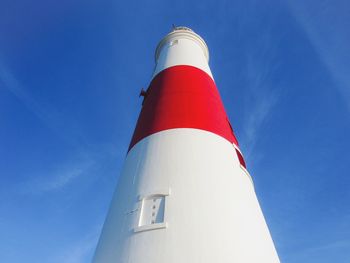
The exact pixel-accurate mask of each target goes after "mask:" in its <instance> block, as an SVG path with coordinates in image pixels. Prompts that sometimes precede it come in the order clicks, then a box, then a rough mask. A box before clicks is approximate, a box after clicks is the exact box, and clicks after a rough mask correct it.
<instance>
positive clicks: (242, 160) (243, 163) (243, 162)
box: [235, 149, 247, 169]
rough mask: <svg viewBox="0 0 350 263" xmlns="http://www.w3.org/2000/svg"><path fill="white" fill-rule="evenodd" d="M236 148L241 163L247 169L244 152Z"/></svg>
mask: <svg viewBox="0 0 350 263" xmlns="http://www.w3.org/2000/svg"><path fill="white" fill-rule="evenodd" d="M235 150H236V153H237V156H238V160H239V163H240V164H241V165H242V166H243V167H244V168H246V169H247V167H246V165H245V161H244V158H243V156H242V154H241V153H240V151H238V150H237V149H235Z"/></svg>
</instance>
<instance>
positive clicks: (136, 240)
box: [93, 128, 279, 263]
mask: <svg viewBox="0 0 350 263" xmlns="http://www.w3.org/2000/svg"><path fill="white" fill-rule="evenodd" d="M152 194H154V195H164V196H165V209H164V220H163V221H164V222H163V223H161V222H158V223H160V224H162V226H161V227H159V228H152V225H150V229H147V227H146V229H145V231H137V229H138V228H139V227H140V225H139V224H140V210H141V209H140V208H141V203H142V202H141V200H143V198H145V197H147V196H150V195H152ZM141 227H142V226H141ZM135 230H136V231H135ZM93 262H94V263H112V262H113V263H141V262H151V263H165V262H167V263H180V262H181V263H213V262H220V263H257V262H266V263H275V262H279V259H278V256H277V253H276V251H275V248H274V245H273V242H272V240H271V237H270V234H269V231H268V228H267V226H266V223H265V220H264V217H263V214H262V212H261V209H260V206H259V203H258V201H257V198H256V195H255V192H254V187H253V184H252V182H251V179H250V178H249V176H248V175H247V174H246V172H245V171H244V170H243V169H242V167H241V165H240V164H239V161H238V158H237V155H236V153H235V148H234V146H233V145H232V144H231V143H230V142H228V141H227V140H225V139H224V138H222V137H220V136H218V135H216V134H213V133H210V132H207V131H202V130H197V129H186V128H184V129H172V130H166V131H162V132H159V133H156V134H153V135H151V136H149V137H147V138H145V139H143V140H141V141H140V142H139V143H137V144H136V145H135V146H134V147H133V148H132V149H131V151H130V152H129V154H128V155H127V157H126V160H125V166H124V168H123V171H122V174H121V176H120V179H119V183H118V187H117V189H116V192H115V195H114V197H113V201H112V205H111V208H110V211H109V214H108V217H107V220H106V222H105V225H104V228H103V232H102V235H101V239H100V242H99V245H98V247H97V250H96V254H95V258H94V260H93Z"/></svg>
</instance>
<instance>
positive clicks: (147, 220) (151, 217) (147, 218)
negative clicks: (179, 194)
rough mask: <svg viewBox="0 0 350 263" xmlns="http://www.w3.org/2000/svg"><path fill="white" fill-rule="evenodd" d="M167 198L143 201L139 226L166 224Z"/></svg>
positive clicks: (152, 198)
mask: <svg viewBox="0 0 350 263" xmlns="http://www.w3.org/2000/svg"><path fill="white" fill-rule="evenodd" d="M164 208H165V196H161V195H157V196H151V197H148V198H145V199H143V203H142V211H141V216H140V223H139V226H145V225H151V224H160V223H164Z"/></svg>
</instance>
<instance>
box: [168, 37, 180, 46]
mask: <svg viewBox="0 0 350 263" xmlns="http://www.w3.org/2000/svg"><path fill="white" fill-rule="evenodd" d="M178 43H179V40H177V39H175V40H173V41H171V42H170V44H169V46H170V47H171V46H174V45H177V44H178Z"/></svg>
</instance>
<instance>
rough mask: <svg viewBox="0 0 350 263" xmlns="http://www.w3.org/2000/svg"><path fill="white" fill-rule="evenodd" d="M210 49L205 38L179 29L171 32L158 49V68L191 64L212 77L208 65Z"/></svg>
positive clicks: (159, 69) (155, 71)
mask: <svg viewBox="0 0 350 263" xmlns="http://www.w3.org/2000/svg"><path fill="white" fill-rule="evenodd" d="M208 60H209V51H208V48H207V45H206V44H205V42H204V40H203V39H202V38H201V37H200V36H198V35H197V34H195V33H194V32H190V31H184V30H177V31H173V32H171V33H169V34H168V35H167V36H166V37H165V38H164V39H163V40H162V41H161V42H160V43H159V45H158V47H157V50H156V68H155V70H154V74H153V76H156V75H157V74H158V73H159V72H160V71H162V70H164V69H166V68H169V67H172V66H177V65H189V66H193V67H196V68H199V69H201V70H203V71H204V72H206V73H207V74H208V75H209V76H210V77H211V78H212V79H214V78H213V75H212V74H211V71H210V68H209V66H208Z"/></svg>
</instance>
